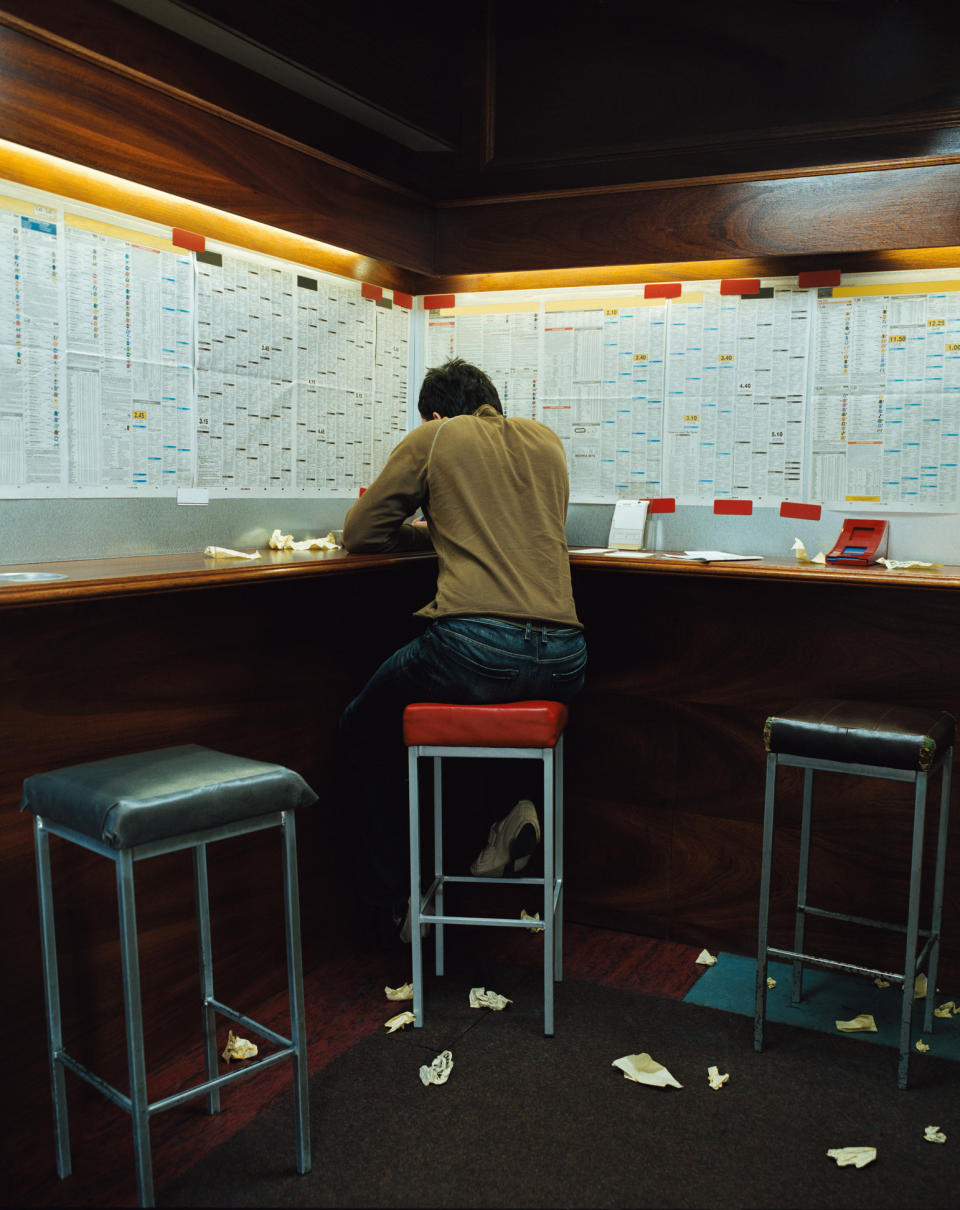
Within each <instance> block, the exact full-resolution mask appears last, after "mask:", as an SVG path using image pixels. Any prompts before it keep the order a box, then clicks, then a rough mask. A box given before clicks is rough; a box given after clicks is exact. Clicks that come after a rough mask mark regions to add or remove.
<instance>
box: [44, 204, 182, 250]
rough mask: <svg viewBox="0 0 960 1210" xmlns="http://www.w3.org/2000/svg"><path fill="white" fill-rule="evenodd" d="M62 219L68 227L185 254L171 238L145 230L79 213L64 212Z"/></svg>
mask: <svg viewBox="0 0 960 1210" xmlns="http://www.w3.org/2000/svg"><path fill="white" fill-rule="evenodd" d="M63 221H64V223H65V224H66V225H67V226H68V227H76V228H78V229H79V230H80V231H95V232H96V233H97V234H98V235H110V236H112V237H113V238H114V239H122V240H128V241H129V242H130V243H131V244H140V245H141V246H142V247H145V248H156V249H157V250H158V251H160V252H182V253H183V254H184V255H187V251H186V249H185V248H178V247H177V246H176V244H174V242H173V241H172V240H169V239H163V238H162V237H161V236H159V235H148V234H147V233H146V232H145V231H130V230H129V229H128V228H126V227H117V226H115V225H114V224H113V223H104V222H101V221H100V220H99V219H95V218H85V217H84V216H83V215H80V214H65V215H64V216H63Z"/></svg>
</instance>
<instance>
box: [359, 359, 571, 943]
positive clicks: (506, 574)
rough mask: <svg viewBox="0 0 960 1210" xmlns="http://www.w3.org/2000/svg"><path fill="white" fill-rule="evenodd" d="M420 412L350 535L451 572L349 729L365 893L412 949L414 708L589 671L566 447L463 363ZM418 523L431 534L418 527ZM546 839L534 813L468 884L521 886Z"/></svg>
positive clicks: (496, 846) (535, 686)
mask: <svg viewBox="0 0 960 1210" xmlns="http://www.w3.org/2000/svg"><path fill="white" fill-rule="evenodd" d="M418 408H419V411H420V415H421V417H422V421H423V422H422V424H421V425H420V427H419V428H417V429H415V430H414V431H413V432H410V433H408V434H407V436H406V437H404V438H403V440H402V441H401V442H400V443H399V444H398V445H397V447H396V448H395V449H394V450H393V452H392V453H391V455H390V457H389V459H388V460H387V463H386V465H385V466H384V468H383V470H382V471H381V473H380V475H379V476H378V477H377V479H376V480H375V481H374V482H373V483H372V484H371V485H370V487H369V488H368V489H367V491H366V492H365V493H364V494H363V495H362V496H361V497H360V499H359V500H358V501H357V503H356V504H355V505H354V506H353V507H352V508H351V509H350V511H349V513H348V514H347V517H346V520H345V521H344V526H343V542H344V546H345V547H346V548H347V550H348V551H350V552H351V553H355V554H356V553H375V552H378V551H395V550H415V549H429V548H430V546H431V545H432V546H433V548H434V550H435V551H436V553H437V558H438V561H439V568H438V573H437V593H436V596H435V597H434V599H433V600H432V601H431V602H430V603H429V604H428V605H425V606H424V607H423V608H422V609H420V610H418V611H417V614H418V616H420V617H423V618H424V619H426V621H427V623H428V625H427V629H426V630H425V632H424V633H423V634H422V635H421V636H420V637H419V638H417V639H414V640H413V641H412V642H411V643H408V644H407V645H406V646H405V647H403V648H401V649H400V650H399V651H397V652H396V653H395V654H394V655H392V656H390V658H389V659H387V660H386V661H385V662H384V663H383V664H382V665H381V667H380V668H379V669H378V670H377V672H375V673H374V675H373V676H372V677H371V679H370V680H369V682H368V683H367V685H366V687H365V688H364V689H363V690H362V692H361V693H360V694H359V696H358V697H356V698H355V699H354V700H353V701H352V702H351V703H350V705H349V706H348V707H347V709H346V710H345V711H344V714H343V717H342V719H341V723H340V733H341V743H342V751H343V755H344V757H345V761H346V766H347V773H348V776H349V779H350V783H351V790H352V794H353V800H354V801H353V809H352V813H351V820H352V824H353V829H354V833H355V836H356V843H355V845H354V852H355V854H356V855H357V870H356V877H357V882H358V890H359V893H360V895H361V898H363V899H364V900H365V901H366V902H367V903H368V904H371V905H374V906H380V907H389V908H390V909H391V911H392V914H393V916H394V919H395V921H396V923H397V924H398V925H399V924H400V923H401V922H403V924H404V928H403V929H402V930H401V937H403V939H404V940H409V914H408V910H409V895H410V871H409V843H408V831H407V820H408V807H407V789H406V785H407V779H406V752H405V749H404V745H403V731H402V720H403V710H404V707H406V706H407V705H409V704H410V703H411V702H416V701H432V702H461V703H468V704H486V703H494V702H508V701H525V700H530V699H537V698H540V699H543V698H547V699H553V700H555V701H569V700H570V699H571V698H573V697H574V696H575V695H576V694H577V693H578V692H579V690H580V688H581V687H582V685H583V679H584V670H585V668H586V662H587V653H586V644H585V642H584V637H583V628H582V626H581V624H580V621H579V619H578V617H577V613H576V609H575V608H574V603H573V595H572V592H571V587H570V560H569V555H568V552H567V544H566V540H565V537H564V523H565V520H566V512H567V503H568V499H569V482H568V476H567V466H566V458H565V455H564V452H563V446H562V444H561V442H560V439H559V438H558V437H557V436H556V434H555V433H553V432H552V431H551V430H550V429H548V428H547V427H546V426H545V425H542V424H540V423H538V422H537V421H535V420H529V419H526V418H517V419H507V418H506V417H505V416H504V415H503V408H502V406H501V404H500V397H499V395H498V393H497V389H496V387H495V386H494V385H493V383H492V382H491V381H490V379H489V378H488V377H487V375H486V374H484V373H483V371H482V370H479V369H477V367H476V366H472V365H469V364H468V363H466V362H464V361H462V360H460V359H454V360H452V361H448V362H447V363H446V364H445V365H443V366H440V367H438V368H435V369H432V370H428V371H427V374H426V376H425V378H424V381H423V386H422V387H421V390H420V398H419V401H418ZM418 509H419V510H422V513H423V518H424V520H423V521H414V522H413V523H408V522H407V518H409V517H411V516H412V515H413V514H414V513H415V512H417V510H418ZM518 763H519V762H518ZM526 763H527V764H529V762H526ZM539 839H540V823H539V819H538V817H537V813H536V808H535V807H534V805H533V803H532V802H531V801H530V800H528V799H522V800H521V801H520V802H518V803H517V804H516V806H515V807H514V808H513V810H512V811H510V813H509V814H508V815H507V816H506V817H505V818H503V819H501V820H500V822H499V823H497V824H494V826H493V827H492V828H491V830H490V835H489V838H488V842H487V846H486V847H485V848H484V850H483V851H482V852H481V854H480V856H479V857H478V858H477V859H476V861H474V863H473V865H472V866H471V870H472V871H473V872H474V873H483V874H487V875H500V874H503V873H504V872H505V871H506V872H507V873H508V874H509V873H513V872H515V871H519V870H521V869H523V867H524V866H525V865H526V863H527V861H528V859H529V856H530V854H531V853H532V852H533V850H534V848H535V847H536V845H537V843H538V842H539ZM405 917H406V919H405Z"/></svg>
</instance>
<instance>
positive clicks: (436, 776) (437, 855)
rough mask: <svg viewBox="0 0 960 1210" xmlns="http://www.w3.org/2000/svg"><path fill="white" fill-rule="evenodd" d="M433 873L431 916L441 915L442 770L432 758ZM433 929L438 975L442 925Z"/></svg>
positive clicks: (439, 760)
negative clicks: (433, 889)
mask: <svg viewBox="0 0 960 1210" xmlns="http://www.w3.org/2000/svg"><path fill="white" fill-rule="evenodd" d="M433 873H434V877H435V878H436V888H437V889H436V891H435V892H434V896H433V914H434V915H435V916H442V915H443V770H442V757H439V756H435V757H434V758H433ZM433 928H434V951H433V953H434V962H435V967H434V969H435V970H436V972H437V974H438V975H442V974H443V969H444V966H443V964H444V958H445V955H444V950H443V925H442V924H435V925H434V926H433Z"/></svg>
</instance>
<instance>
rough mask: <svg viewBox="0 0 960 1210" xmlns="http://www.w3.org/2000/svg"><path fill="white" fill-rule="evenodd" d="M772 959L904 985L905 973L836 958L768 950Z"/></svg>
mask: <svg viewBox="0 0 960 1210" xmlns="http://www.w3.org/2000/svg"><path fill="white" fill-rule="evenodd" d="M767 956H768V957H770V958H783V959H785V960H786V961H787V962H806V963H808V964H809V965H810V966H822V967H824V968H826V969H827V970H834V971H847V972H848V973H849V974H852V975H873V976H874V977H875V978H878V979H889V980H890V982H891V983H899V984H901V985H902V984H903V972H902V971H901V972H899V973H898V972H897V971H884V970H879V969H878V968H876V967H873V966H857V964H856V963H854V962H838V961H836V959H834V958H815V957H814V956H813V955H812V954H799V953H797V952H796V951H795V950H779V949H774V948H773V946H772V945H771V946H770V947H769V948H768V949H767Z"/></svg>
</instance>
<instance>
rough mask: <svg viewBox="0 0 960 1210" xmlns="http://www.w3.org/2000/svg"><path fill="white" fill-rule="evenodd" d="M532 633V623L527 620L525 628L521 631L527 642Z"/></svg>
mask: <svg viewBox="0 0 960 1210" xmlns="http://www.w3.org/2000/svg"><path fill="white" fill-rule="evenodd" d="M532 635H533V623H532V622H530V621H528V622H527V625H526V628H525V629H524V632H523V637H524V638H525V639H526V640H527V641H528V642H529V640H530V638H531V637H532Z"/></svg>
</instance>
